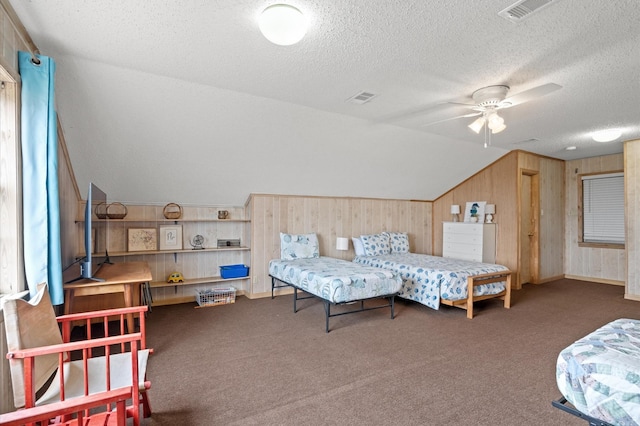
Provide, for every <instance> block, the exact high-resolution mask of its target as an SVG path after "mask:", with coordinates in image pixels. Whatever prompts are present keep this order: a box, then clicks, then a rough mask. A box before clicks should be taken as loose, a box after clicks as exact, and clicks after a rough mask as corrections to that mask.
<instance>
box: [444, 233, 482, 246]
mask: <svg viewBox="0 0 640 426" xmlns="http://www.w3.org/2000/svg"><path fill="white" fill-rule="evenodd" d="M444 240H445V241H446V242H448V243H456V244H457V243H463V244H471V245H473V244H478V245H482V235H478V234H453V233H452V234H446V235H445V237H444Z"/></svg>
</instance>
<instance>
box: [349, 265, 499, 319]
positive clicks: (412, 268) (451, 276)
mask: <svg viewBox="0 0 640 426" xmlns="http://www.w3.org/2000/svg"><path fill="white" fill-rule="evenodd" d="M353 261H354V262H356V263H359V264H362V265H368V266H375V267H377V268H383V269H388V270H391V271H394V272H397V273H398V274H400V276H401V277H402V280H403V286H402V289H401V290H400V293H398V296H400V297H402V298H404V299H409V300H414V301H416V302H419V303H422V304H423V305H425V306H428V307H430V308H433V309H438V308H439V307H440V298H442V299H445V300H452V301H455V300H462V299H466V298H467V277H469V276H471V275H480V274H486V273H490V272H500V271H507V270H508V268H507V267H506V266H502V265H495V264H492V263H480V262H471V261H468V260H459V259H450V258H445V257H440V256H430V255H427V254H417V253H397V254H385V255H378V256H356V257H355V259H353ZM505 284H506V283H505V282H499V283H493V284H484V285H480V286H477V287H475V288H474V290H473V294H474V296H484V295H488V294H498V293H500V292H502V291H504V289H505Z"/></svg>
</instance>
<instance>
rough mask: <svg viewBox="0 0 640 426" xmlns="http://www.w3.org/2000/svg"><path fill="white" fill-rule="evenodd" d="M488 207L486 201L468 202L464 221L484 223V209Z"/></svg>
mask: <svg viewBox="0 0 640 426" xmlns="http://www.w3.org/2000/svg"><path fill="white" fill-rule="evenodd" d="M486 205H487V202H486V201H468V202H467V206H466V208H465V209H464V221H465V222H473V223H484V208H485V206H486Z"/></svg>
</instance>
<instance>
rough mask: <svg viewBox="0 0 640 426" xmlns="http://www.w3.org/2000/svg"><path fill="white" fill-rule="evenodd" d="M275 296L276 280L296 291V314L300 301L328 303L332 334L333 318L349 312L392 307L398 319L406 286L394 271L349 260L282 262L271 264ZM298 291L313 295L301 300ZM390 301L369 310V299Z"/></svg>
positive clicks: (272, 285) (326, 323) (326, 309)
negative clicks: (336, 308)
mask: <svg viewBox="0 0 640 426" xmlns="http://www.w3.org/2000/svg"><path fill="white" fill-rule="evenodd" d="M269 275H270V276H271V292H272V293H271V294H272V297H273V289H274V288H278V287H279V286H278V285H277V284H276V280H278V281H280V282H282V283H284V284H285V285H286V286H291V287H293V288H294V296H293V312H297V310H298V309H297V301H298V300H302V299H308V298H310V297H318V298H320V299H321V300H322V301H323V303H324V310H325V331H326V332H329V318H330V317H334V316H338V315H345V314H348V313H354V312H362V311H367V310H371V309H379V308H384V307H390V308H391V318H392V319H393V317H394V312H393V303H394V297H395V295H396V294H397V293H398V291H399V290H400V287H402V280H401V279H400V277H399V276H398V275H397V274H394V273H393V272H391V271H384V270H381V269H378V268H373V267H367V266H362V265H357V264H355V263H353V262H349V261H346V260H341V259H335V258H331V257H322V256H321V257H318V258H310V259H295V260H281V259H275V260H272V261H270V262H269ZM298 290H302V291H304V292H306V293H308V294H310V295H312V296H303V297H298ZM376 298H386V299H387V300H388V301H389V303H388V304H386V305H376V306H374V307H370V308H365V307H364V301H365V300H368V299H376ZM352 302H359V304H360V307H359V309H355V310H350V311H347V312H340V313H333V314H332V313H331V306H332V305H342V304H350V303H352Z"/></svg>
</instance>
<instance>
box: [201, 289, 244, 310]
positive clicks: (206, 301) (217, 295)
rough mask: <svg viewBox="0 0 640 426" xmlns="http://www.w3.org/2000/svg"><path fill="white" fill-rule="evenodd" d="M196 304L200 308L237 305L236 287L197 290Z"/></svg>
mask: <svg viewBox="0 0 640 426" xmlns="http://www.w3.org/2000/svg"><path fill="white" fill-rule="evenodd" d="M196 302H198V307H205V306H217V305H228V304H230V303H236V289H235V287H216V288H212V289H205V290H196Z"/></svg>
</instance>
